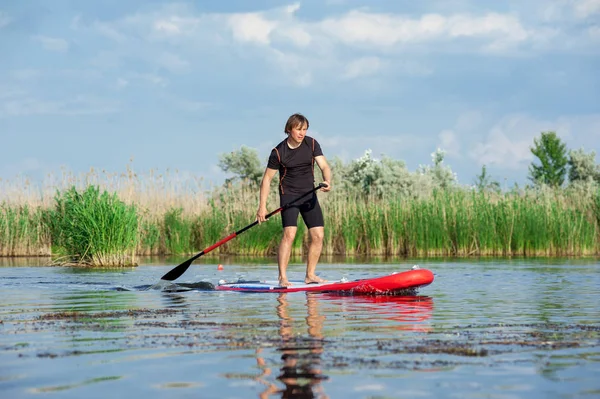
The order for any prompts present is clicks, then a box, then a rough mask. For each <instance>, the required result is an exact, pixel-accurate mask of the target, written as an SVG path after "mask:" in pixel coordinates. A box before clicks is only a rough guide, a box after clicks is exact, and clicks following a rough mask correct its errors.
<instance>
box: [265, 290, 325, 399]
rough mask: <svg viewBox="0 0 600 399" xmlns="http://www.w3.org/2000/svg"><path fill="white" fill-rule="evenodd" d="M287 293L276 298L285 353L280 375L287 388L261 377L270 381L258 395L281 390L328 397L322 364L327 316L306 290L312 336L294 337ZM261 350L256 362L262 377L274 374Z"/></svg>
mask: <svg viewBox="0 0 600 399" xmlns="http://www.w3.org/2000/svg"><path fill="white" fill-rule="evenodd" d="M287 295H288V294H285V293H283V294H280V295H279V297H278V298H277V301H278V305H277V316H278V317H279V335H280V337H281V346H280V347H279V351H280V352H281V353H282V355H281V360H282V362H283V364H282V366H281V368H280V374H279V375H278V376H277V379H278V380H279V381H281V382H282V383H283V384H284V385H285V388H284V389H282V390H281V389H279V388H278V387H277V386H276V385H275V384H273V383H270V382H267V381H265V380H264V379H262V378H260V381H261V382H263V383H265V384H266V385H267V389H266V390H264V391H263V392H262V393H261V394H260V395H259V397H260V398H268V397H269V396H272V395H274V394H280V395H281V397H282V398H315V397H320V398H326V397H327V396H325V394H324V392H323V387H322V386H321V381H323V380H326V379H328V378H329V377H327V376H325V375H323V373H322V371H321V367H320V366H321V355H322V354H323V351H324V345H323V344H324V342H323V321H324V320H325V316H322V315H320V314H319V309H318V306H319V301H318V299H317V297H316V296H314V295H311V294H307V295H306V309H307V316H306V324H307V326H308V334H309V336H310V338H308V339H306V338H300V339H298V338H295V336H294V329H293V319H292V318H291V317H290V314H289V303H288V300H287ZM261 351H262V349H261V348H259V349H258V350H257V355H258V358H257V363H258V366H259V367H260V368H261V369H262V370H263V374H262V376H261V377H265V376H268V375H270V374H271V370H270V369H269V368H268V367H267V366H266V363H265V361H264V359H263V358H262V357H260V354H261Z"/></svg>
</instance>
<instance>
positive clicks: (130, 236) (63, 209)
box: [50, 186, 138, 266]
mask: <svg viewBox="0 0 600 399" xmlns="http://www.w3.org/2000/svg"><path fill="white" fill-rule="evenodd" d="M55 202H56V206H55V209H54V212H53V213H54V215H52V217H51V218H50V219H51V220H52V226H51V228H52V232H53V234H52V237H53V240H54V242H53V245H54V248H53V251H56V252H58V253H59V254H61V255H64V256H66V257H67V258H68V263H76V264H84V265H90V266H132V265H135V249H136V246H137V240H138V216H137V211H136V207H135V206H134V205H126V204H125V203H124V202H122V201H121V200H119V198H118V197H117V195H116V194H109V193H108V192H106V191H104V192H103V193H102V194H100V189H99V188H98V187H96V186H88V187H87V188H86V189H85V190H84V191H83V193H79V192H78V191H77V189H76V188H75V187H71V188H70V189H68V190H67V191H65V192H62V193H60V192H58V193H57V194H56V196H55ZM63 263H64V262H63Z"/></svg>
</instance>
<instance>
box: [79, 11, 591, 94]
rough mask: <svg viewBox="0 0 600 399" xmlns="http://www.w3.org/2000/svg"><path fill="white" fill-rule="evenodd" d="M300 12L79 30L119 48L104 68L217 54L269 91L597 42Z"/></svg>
mask: <svg viewBox="0 0 600 399" xmlns="http://www.w3.org/2000/svg"><path fill="white" fill-rule="evenodd" d="M538 7H539V6H538ZM299 8H300V4H298V3H295V4H292V5H289V6H284V7H276V8H271V9H266V10H262V11H257V12H247V13H198V12H197V11H196V10H195V9H194V8H192V7H191V6H185V5H181V4H179V5H167V6H162V7H160V8H158V9H155V10H154V11H150V12H140V13H136V14H132V15H129V16H127V17H124V18H121V19H119V20H116V21H108V22H107V21H102V22H99V21H95V22H92V23H88V24H84V23H82V22H81V21H78V22H77V23H76V24H75V25H76V29H91V30H92V31H93V32H95V33H96V34H100V35H102V36H104V37H107V38H109V39H110V40H113V41H114V42H115V43H113V45H112V46H111V47H110V48H111V50H109V51H107V50H104V52H102V51H99V52H98V53H97V54H98V56H97V58H96V59H95V61H94V62H95V65H98V66H104V67H106V68H115V67H120V66H122V65H123V64H124V63H126V62H128V61H129V60H142V61H143V62H145V63H147V64H150V65H151V67H152V68H165V69H166V70H167V71H169V72H173V73H188V72H190V71H193V70H194V65H197V64H199V63H202V64H203V65H204V64H206V65H210V64H209V63H207V61H208V62H210V61H209V59H208V58H207V57H212V56H213V55H214V54H218V55H224V57H234V58H235V57H238V58H240V59H243V60H244V62H248V61H250V62H251V63H252V65H253V66H256V64H257V63H258V65H261V64H262V65H264V66H265V67H266V68H265V69H264V71H265V74H269V76H268V78H269V80H270V82H274V81H275V80H276V79H279V80H280V81H283V82H284V83H288V82H289V83H291V84H293V85H296V86H301V87H302V86H303V87H306V86H310V85H312V84H314V83H315V82H318V81H320V80H321V79H323V80H325V79H326V80H331V79H332V78H333V79H340V78H341V79H346V80H350V79H354V80H359V79H361V78H363V77H369V76H371V77H373V76H376V77H377V78H378V79H385V78H386V77H389V75H390V74H394V75H402V74H405V75H411V76H423V75H428V74H432V73H434V68H433V67H432V65H431V64H430V63H429V61H426V60H427V59H428V58H427V57H431V56H435V55H438V54H445V53H449V52H453V53H485V54H494V55H496V56H504V55H513V54H515V53H521V54H531V53H532V52H534V51H538V52H543V51H556V49H558V48H562V49H566V50H575V49H578V50H581V49H583V48H589V47H590V44H589V43H590V42H591V41H592V38H591V37H593V35H595V34H596V32H595V31H594V30H590V32H589V33H586V36H585V37H586V38H587V41H586V40H579V38H573V39H572V40H570V41H569V40H566V39H565V37H566V36H565V33H564V32H562V31H561V28H560V26H558V25H557V26H554V25H552V26H551V27H549V26H546V25H543V24H541V23H540V22H539V21H533V22H532V21H531V18H529V19H528V18H525V19H522V17H524V16H521V15H520V14H519V13H518V12H515V13H498V12H484V13H479V14H474V13H471V14H469V13H454V14H450V13H449V14H441V13H437V14H436V13H429V14H422V15H416V16H415V15H411V14H401V13H376V12H372V11H370V10H369V9H368V8H362V9H357V10H351V11H347V12H344V13H342V14H330V15H328V16H326V17H322V18H321V19H319V18H316V19H306V18H300V17H299V16H298V15H297V11H298V10H299ZM537 18H538V19H539V18H541V16H539V15H538V17H537ZM525 21H529V22H530V24H529V25H525ZM536 22H537V23H536ZM86 27H87V28H86ZM90 27H91V28H90ZM561 35H562V36H561ZM586 46H587V47H586ZM357 53H358V54H357ZM230 59H231V58H230ZM271 72H272V73H271Z"/></svg>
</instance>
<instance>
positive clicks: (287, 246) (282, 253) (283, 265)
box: [277, 226, 298, 287]
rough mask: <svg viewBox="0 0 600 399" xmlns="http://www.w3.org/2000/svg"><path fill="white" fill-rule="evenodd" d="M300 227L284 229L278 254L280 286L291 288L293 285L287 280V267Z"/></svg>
mask: <svg viewBox="0 0 600 399" xmlns="http://www.w3.org/2000/svg"><path fill="white" fill-rule="evenodd" d="M297 230H298V227H296V226H287V227H284V228H283V237H282V238H281V243H280V244H279V252H278V253H277V261H278V263H279V285H280V286H282V287H289V286H290V285H291V284H290V282H289V281H288V278H287V267H288V263H290V254H291V253H292V244H293V243H294V237H296V231H297Z"/></svg>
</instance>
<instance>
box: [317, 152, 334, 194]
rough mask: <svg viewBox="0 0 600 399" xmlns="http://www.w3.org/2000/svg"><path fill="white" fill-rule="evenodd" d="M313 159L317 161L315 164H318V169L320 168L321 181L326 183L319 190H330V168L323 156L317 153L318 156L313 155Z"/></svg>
mask: <svg viewBox="0 0 600 399" xmlns="http://www.w3.org/2000/svg"><path fill="white" fill-rule="evenodd" d="M315 161H316V162H317V165H319V169H321V174H322V175H323V183H325V184H327V187H323V188H322V189H321V191H329V190H331V168H330V167H329V164H328V163H327V160H326V159H325V156H324V155H319V156H318V157H315Z"/></svg>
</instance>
